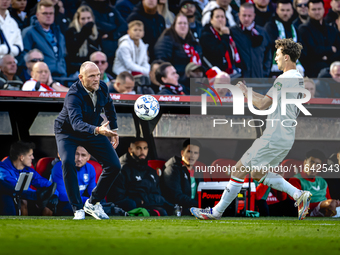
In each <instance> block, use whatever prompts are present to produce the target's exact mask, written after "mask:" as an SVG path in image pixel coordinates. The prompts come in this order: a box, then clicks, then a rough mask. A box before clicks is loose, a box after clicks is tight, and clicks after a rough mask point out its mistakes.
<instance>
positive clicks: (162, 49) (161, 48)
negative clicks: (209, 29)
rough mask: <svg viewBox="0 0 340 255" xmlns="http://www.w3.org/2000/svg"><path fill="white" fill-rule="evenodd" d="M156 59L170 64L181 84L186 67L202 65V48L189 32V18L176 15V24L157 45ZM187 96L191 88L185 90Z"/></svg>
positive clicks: (164, 34) (163, 35)
mask: <svg viewBox="0 0 340 255" xmlns="http://www.w3.org/2000/svg"><path fill="white" fill-rule="evenodd" d="M155 57H156V59H162V60H164V61H167V62H170V63H171V64H172V65H173V66H174V68H175V69H176V70H177V72H178V75H179V77H180V78H179V82H180V83H183V82H184V81H185V67H186V65H187V64H189V63H190V62H194V63H196V64H198V65H201V64H202V62H201V57H202V48H201V46H200V45H199V44H198V43H197V42H196V40H195V39H194V38H193V36H192V34H191V33H190V31H189V24H188V18H187V17H186V16H184V15H183V14H182V13H179V14H177V15H176V18H175V21H174V23H173V24H172V25H171V27H170V28H168V29H166V30H165V31H164V32H163V34H162V35H161V37H160V38H159V39H158V40H157V43H156V45H155ZM185 89H186V94H189V93H190V88H185Z"/></svg>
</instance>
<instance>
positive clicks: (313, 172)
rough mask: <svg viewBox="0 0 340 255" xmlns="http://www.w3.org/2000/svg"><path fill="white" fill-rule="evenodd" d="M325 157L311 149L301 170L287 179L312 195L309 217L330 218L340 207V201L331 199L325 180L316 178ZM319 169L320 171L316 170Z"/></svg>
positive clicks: (320, 152)
mask: <svg viewBox="0 0 340 255" xmlns="http://www.w3.org/2000/svg"><path fill="white" fill-rule="evenodd" d="M324 159H325V155H324V154H323V152H322V151H319V150H317V149H313V150H311V151H308V152H307V154H306V158H305V160H304V162H303V169H302V171H300V169H298V170H299V171H298V173H297V174H296V175H294V177H293V178H290V179H289V182H290V184H292V185H293V186H295V187H296V188H298V189H303V190H308V191H309V192H311V193H312V199H311V203H310V205H309V207H310V216H321V217H323V216H325V217H330V216H334V215H336V213H337V212H336V207H338V206H340V201H339V200H336V199H332V198H331V196H330V194H329V189H328V184H327V182H326V180H325V179H324V178H322V177H320V176H318V175H317V174H318V172H320V171H322V163H323V161H324ZM318 169H320V170H318Z"/></svg>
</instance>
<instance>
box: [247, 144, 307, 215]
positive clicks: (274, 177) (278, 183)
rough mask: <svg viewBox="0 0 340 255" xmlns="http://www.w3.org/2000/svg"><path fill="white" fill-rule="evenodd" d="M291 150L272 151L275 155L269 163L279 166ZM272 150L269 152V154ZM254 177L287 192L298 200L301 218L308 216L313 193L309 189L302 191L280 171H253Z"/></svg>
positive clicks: (297, 204)
mask: <svg viewBox="0 0 340 255" xmlns="http://www.w3.org/2000/svg"><path fill="white" fill-rule="evenodd" d="M288 152H289V150H284V151H280V152H278V153H276V152H275V151H272V152H271V153H272V155H270V156H273V157H272V158H273V159H272V160H271V161H270V162H269V164H268V165H270V166H273V167H274V166H278V165H279V163H280V162H281V161H282V160H283V159H284V158H285V157H286V156H287V154H288ZM269 153H270V152H268V154H269ZM272 169H273V168H272ZM253 178H254V179H255V180H258V181H259V182H260V183H263V184H264V185H267V186H269V187H271V188H273V189H276V190H278V191H282V192H285V193H287V194H288V195H289V196H291V197H292V198H293V199H294V200H295V201H296V203H295V204H296V206H297V207H298V211H299V212H298V213H299V220H302V219H304V218H305V217H306V215H307V213H308V209H309V208H308V207H309V203H310V198H311V193H310V192H309V191H302V190H299V189H297V188H296V187H294V186H293V185H291V184H290V183H289V182H288V181H286V180H285V179H284V178H283V177H282V175H280V174H278V173H274V172H272V171H269V172H267V173H259V172H258V173H256V175H255V173H253Z"/></svg>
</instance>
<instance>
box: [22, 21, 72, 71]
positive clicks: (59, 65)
mask: <svg viewBox="0 0 340 255" xmlns="http://www.w3.org/2000/svg"><path fill="white" fill-rule="evenodd" d="M51 29H52V31H53V33H54V35H55V37H56V40H57V44H58V57H56V56H55V53H54V51H53V46H52V44H51V43H50V41H49V40H48V38H47V37H46V34H45V32H44V30H43V28H42V26H41V25H40V23H39V22H38V21H36V22H35V23H34V24H33V25H32V26H29V27H27V28H25V29H24V30H23V31H22V38H23V42H24V51H25V53H27V52H28V51H30V50H31V49H34V48H37V49H39V50H40V51H41V52H42V53H43V54H44V62H45V63H46V64H47V65H48V67H49V69H50V71H51V73H52V76H64V77H66V76H67V73H66V62H65V56H66V43H65V38H64V36H63V34H62V33H61V32H60V29H59V27H58V26H56V25H52V26H51Z"/></svg>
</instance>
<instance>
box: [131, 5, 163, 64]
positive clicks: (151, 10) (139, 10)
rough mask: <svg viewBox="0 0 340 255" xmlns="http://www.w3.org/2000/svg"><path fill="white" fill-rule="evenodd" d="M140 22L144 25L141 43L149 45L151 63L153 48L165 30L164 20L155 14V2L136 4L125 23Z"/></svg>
mask: <svg viewBox="0 0 340 255" xmlns="http://www.w3.org/2000/svg"><path fill="white" fill-rule="evenodd" d="M133 20H140V21H142V22H143V24H144V31H145V34H144V37H143V41H144V42H145V43H147V44H149V57H150V61H151V62H152V61H153V60H155V59H154V50H153V49H154V46H155V43H156V41H157V39H158V38H159V37H160V35H161V34H162V32H163V30H164V29H165V20H164V18H163V16H161V15H160V14H158V12H157V0H143V1H142V2H141V3H139V4H137V5H136V7H135V8H134V10H133V12H132V13H131V14H130V15H129V17H128V18H127V22H131V21H133Z"/></svg>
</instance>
